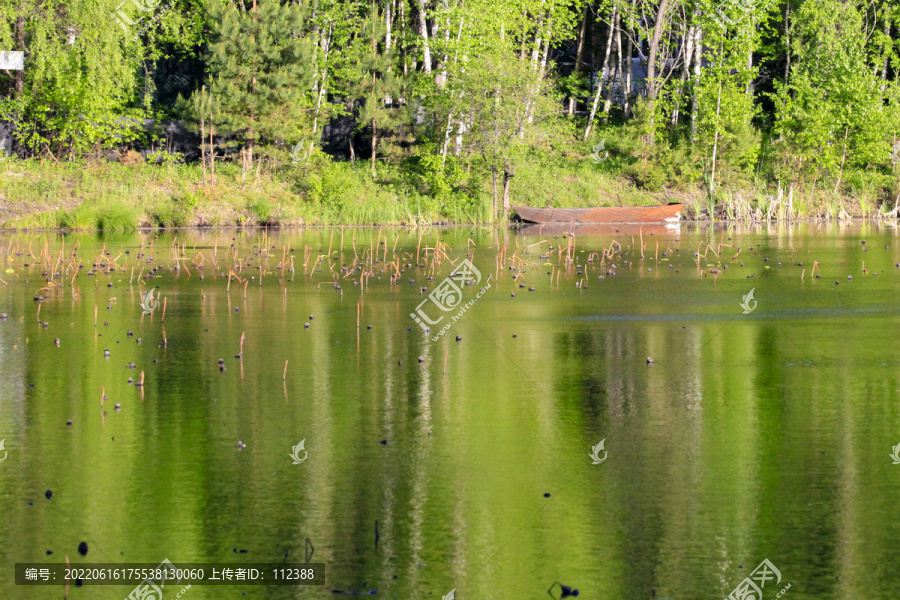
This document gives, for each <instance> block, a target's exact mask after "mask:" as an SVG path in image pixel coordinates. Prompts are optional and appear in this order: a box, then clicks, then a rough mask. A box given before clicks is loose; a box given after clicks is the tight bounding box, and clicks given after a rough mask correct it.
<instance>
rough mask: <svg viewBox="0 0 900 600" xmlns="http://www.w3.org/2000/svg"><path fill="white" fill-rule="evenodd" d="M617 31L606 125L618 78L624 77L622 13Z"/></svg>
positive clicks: (605, 115) (623, 91) (605, 103)
mask: <svg viewBox="0 0 900 600" xmlns="http://www.w3.org/2000/svg"><path fill="white" fill-rule="evenodd" d="M615 32H616V45H615V46H614V47H613V53H614V55H615V57H616V61H615V63H613V67H612V73H610V77H609V78H608V79H609V84H608V85H607V87H606V100H605V101H604V102H603V119H602V121H603V124H604V125H606V122H607V121H608V120H609V111H610V109H611V108H612V96H613V90H615V89H616V79H620V80H621V79H622V68H621V65H622V15H616V22H615ZM610 62H611V61H610ZM622 93H623V95H624V93H625V89H624V85H623V86H622Z"/></svg>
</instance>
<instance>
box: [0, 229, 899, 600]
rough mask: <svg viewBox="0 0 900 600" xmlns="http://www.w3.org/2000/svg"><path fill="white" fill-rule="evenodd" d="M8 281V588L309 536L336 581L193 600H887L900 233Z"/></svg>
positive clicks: (247, 247)
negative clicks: (760, 578) (463, 272)
mask: <svg viewBox="0 0 900 600" xmlns="http://www.w3.org/2000/svg"><path fill="white" fill-rule="evenodd" d="M613 242H618V246H616V244H614V243H613ZM863 242H865V243H863ZM569 244H572V249H571V250H570V251H568V252H567V248H568V246H569ZM642 244H643V249H642ZM551 247H552V249H551ZM436 248H437V250H435V249H436ZM610 249H612V251H613V252H614V255H613V256H612V257H606V258H605V260H604V250H610ZM738 249H740V253H739V254H738ZM560 250H561V253H560ZM73 251H74V255H73ZM126 251H127V252H128V253H127V254H126ZM107 253H108V255H107ZM467 253H468V256H469V257H470V258H471V260H472V263H473V265H474V266H475V268H476V269H477V270H478V272H479V273H480V280H479V281H478V282H477V284H476V285H472V286H462V288H461V289H462V302H461V303H460V305H459V306H463V305H464V304H466V303H469V302H471V301H472V300H473V299H475V298H476V296H477V294H478V293H479V291H480V290H481V289H482V288H485V291H484V293H482V295H481V296H480V297H479V298H477V300H476V301H475V302H474V303H473V304H471V306H470V307H469V308H468V309H467V310H466V312H465V313H464V314H463V315H462V316H461V317H460V318H458V320H456V321H455V322H453V323H452V327H451V328H450V329H449V330H448V331H447V332H446V333H445V334H444V335H442V336H441V337H440V338H438V339H437V341H433V339H432V338H433V337H435V335H436V332H437V330H439V329H440V327H441V326H442V325H443V324H445V323H447V322H450V321H451V318H452V315H453V314H456V310H455V311H453V312H446V313H444V312H441V311H440V310H439V309H438V308H437V307H436V306H435V305H434V304H433V303H431V301H430V300H428V298H429V294H430V293H431V292H433V291H434V290H436V289H437V288H438V287H439V286H440V285H441V284H442V281H443V280H444V278H445V277H446V276H447V275H448V274H449V273H450V272H451V271H452V270H453V269H454V268H455V266H458V265H459V264H460V261H461V260H462V259H464V258H466V256H467ZM695 253H698V254H699V255H700V256H699V257H697V258H696V259H695V257H694V254H695ZM717 253H718V254H717ZM642 254H643V257H642ZM735 254H737V257H736V258H731V257H732V256H734V255H735ZM542 255H543V256H542ZM373 256H375V257H377V260H376V261H373V260H372V259H373ZM283 257H284V259H283ZM567 257H568V258H569V259H571V260H567ZM437 258H439V259H440V260H437ZM766 259H768V260H766ZM0 261H2V263H0V278H2V280H3V282H0V313H6V314H7V318H6V319H5V320H0V439H2V440H4V450H3V451H2V452H0V457H2V456H3V455H4V453H5V454H6V459H5V460H3V462H0V509H2V514H3V518H2V520H0V598H3V599H4V600H5V599H29V600H30V599H38V598H40V599H44V598H62V597H63V592H64V590H63V588H62V587H61V586H56V587H45V586H36V587H28V586H22V585H15V583H14V576H13V567H14V565H15V563H24V562H42V561H52V562H61V561H64V560H65V557H66V556H68V558H69V560H70V561H71V562H72V563H73V564H78V563H87V562H112V563H159V562H161V561H162V560H163V559H165V558H167V559H169V560H170V561H171V562H173V563H175V564H179V563H191V562H193V563H196V562H230V561H246V562H256V563H281V562H282V561H285V560H286V561H288V562H304V561H305V560H306V559H307V558H308V557H307V554H308V546H307V544H306V540H307V539H308V540H309V542H310V543H311V544H312V546H313V547H314V552H313V555H312V557H311V561H312V562H314V563H324V565H325V566H324V570H323V571H321V572H320V573H319V575H318V576H319V577H320V578H321V579H322V580H323V581H324V584H323V585H321V586H316V587H311V586H285V587H275V586H237V585H236V586H230V587H219V586H193V587H191V589H190V590H188V591H187V592H186V593H185V594H184V595H183V597H185V598H189V599H190V600H204V599H219V598H250V599H253V598H276V599H282V598H294V597H310V598H332V597H340V596H336V595H335V593H334V591H335V590H336V591H341V592H343V593H344V594H349V593H365V594H368V593H370V592H373V591H374V592H375V597H380V598H391V599H404V600H406V599H413V598H435V599H439V598H442V597H443V596H445V595H446V594H448V593H449V592H450V590H452V589H455V597H456V598H458V599H460V600H468V599H506V598H509V599H513V598H515V599H520V598H546V597H548V596H547V589H548V588H549V587H550V586H551V584H553V583H554V582H555V581H560V582H562V583H564V584H566V585H570V586H574V587H577V588H579V590H580V591H581V597H582V598H588V599H610V600H612V599H634V600H645V599H646V600H649V599H651V598H669V599H671V600H675V599H678V600H682V599H683V600H688V599H695V598H715V599H721V598H725V597H726V596H728V594H729V593H730V592H731V590H732V589H734V588H735V587H736V586H737V585H738V584H739V583H740V582H741V580H742V579H743V578H745V577H747V576H748V575H749V574H750V571H752V570H753V569H754V568H755V567H756V565H758V564H759V563H761V562H762V561H763V559H768V560H769V561H770V562H771V563H772V564H773V565H775V566H776V567H777V568H778V570H779V571H780V573H781V581H780V582H779V583H778V585H776V584H775V583H774V582H768V584H767V585H766V587H765V589H764V593H763V598H765V599H766V600H771V599H773V598H775V597H776V595H777V594H778V592H779V591H780V590H781V589H782V588H783V587H784V586H785V585H787V584H788V583H789V584H790V589H789V590H788V591H787V593H786V594H785V595H784V596H783V597H786V598H788V599H796V600H799V599H801V598H835V599H838V598H841V599H844V598H847V599H851V598H873V599H877V598H892V599H893V598H898V597H900V576H898V575H897V565H898V564H900V544H898V539H900V520H898V516H900V514H898V513H900V511H898V509H897V506H898V498H900V464H898V465H894V464H893V462H894V461H893V460H892V458H891V456H890V455H891V452H892V448H893V447H894V446H896V445H898V444H900V391H898V389H900V344H898V338H900V304H898V293H900V268H898V267H897V266H895V265H897V263H900V236H898V232H897V230H896V229H894V228H890V227H887V226H883V225H875V224H855V225H841V226H839V225H825V224H801V225H795V226H789V225H779V226H774V225H773V226H768V227H767V226H762V227H742V228H730V229H729V228H725V227H722V228H719V227H716V228H711V227H708V226H706V227H703V226H696V225H690V224H686V225H682V227H681V230H680V231H675V232H669V233H660V232H656V233H654V234H653V235H649V234H644V233H643V232H639V233H638V234H637V235H634V236H632V235H630V234H629V233H626V232H620V233H619V234H616V233H611V234H610V235H576V236H575V238H574V240H573V239H571V236H565V235H563V234H561V233H560V234H559V235H558V236H557V235H556V234H555V233H543V232H539V233H531V232H529V233H528V234H527V235H526V234H521V233H519V234H517V232H516V231H514V230H505V229H501V230H498V229H493V228H484V227H479V228H476V229H472V228H453V229H428V230H424V231H423V230H415V231H414V230H395V229H392V230H387V229H385V230H380V229H346V228H345V229H343V230H341V229H334V230H332V229H307V230H290V231H269V232H264V231H257V230H253V231H245V232H233V231H224V232H218V233H216V232H201V231H175V232H168V233H158V232H142V233H139V232H135V233H129V234H107V235H100V236H97V235H93V234H57V233H46V232H41V233H19V234H0ZM106 261H114V262H113V263H112V264H113V267H114V270H112V271H110V272H108V273H107V270H108V269H107V267H106V265H105V263H106ZM282 261H284V262H283V264H282ZM742 262H743V266H742V265H741V263H742ZM816 262H817V263H818V266H817V267H816V268H815V272H816V274H817V275H821V277H815V276H813V268H814V263H816ZM95 263H96V266H95ZM800 263H802V266H801V264H800ZM79 264H80V265H81V267H80V268H79V266H78V265H79ZM201 264H202V268H200V267H199V265H201ZM613 264H614V265H615V267H613V266H612V265H613ZM176 265H178V266H179V267H180V268H178V269H176V268H175V267H176ZM420 265H421V266H420ZM670 266H671V268H670ZM154 267H156V268H158V270H156V271H155V272H154V273H153V275H154V276H153V277H152V278H149V277H147V275H148V274H149V273H150V271H151V269H153V268H154ZM238 267H240V269H239V270H238ZM282 267H283V268H282ZM358 267H362V269H359V268H358ZM510 267H513V269H511V268H510ZM579 267H580V269H579ZM726 267H727V268H726ZM232 269H233V270H234V272H235V273H236V275H237V277H239V278H240V279H237V278H232V280H231V282H230V283H229V275H228V274H229V271H230V270H232ZM864 269H865V271H866V272H864ZM89 271H90V272H92V273H93V274H89ZM715 271H719V273H716V272H715ZM364 273H365V275H364ZM369 273H371V275H369ZM392 273H393V274H395V275H396V276H395V277H392ZM613 273H615V274H613ZM876 273H877V275H876ZM801 274H802V277H801ZM601 276H602V279H601V278H600V277H601ZM848 276H852V280H850V279H848ZM429 277H433V279H429ZM361 281H362V285H360V282H361ZM245 282H246V287H245ZM110 284H111V285H110ZM488 286H489V287H488ZM154 287H156V288H158V293H159V295H160V296H161V298H163V299H164V300H161V301H160V304H159V306H158V307H157V308H156V309H155V310H154V312H153V313H152V314H144V313H143V310H142V308H141V305H140V301H141V299H142V297H143V296H144V294H146V292H147V291H149V290H150V289H151V288H154ZM423 287H426V288H427V290H426V291H423V290H422V288H423ZM532 287H533V288H534V291H530V290H529V288H532ZM751 290H753V299H752V301H749V302H747V303H745V305H744V306H746V307H747V308H751V307H755V308H753V310H752V311H750V312H747V313H746V314H745V308H744V307H742V305H741V304H742V302H743V300H744V297H745V296H746V295H747V294H748V293H750V291H751ZM513 294H514V295H513ZM36 296H42V297H43V298H44V299H43V300H42V301H36V300H35V299H34V298H35V297H36ZM423 300H426V301H427V302H426V304H425V305H424V307H423V310H425V311H427V314H428V315H429V318H432V319H436V318H437V317H439V316H443V317H444V318H443V321H441V323H440V325H438V326H436V327H432V330H431V331H430V332H428V333H426V332H425V331H423V330H422V329H421V328H420V327H419V325H418V324H417V323H416V322H415V321H414V320H413V318H412V317H410V313H411V312H413V311H415V310H416V308H417V307H418V306H419V305H420V303H421V302H422V301H423ZM163 304H164V306H165V314H164V316H163ZM457 310H458V309H457ZM95 311H96V315H97V316H96V326H95ZM44 323H46V327H45V326H44ZM129 331H130V332H131V335H129V333H128V332H129ZM242 334H243V335H245V342H244V345H243V353H242V356H241V358H236V355H237V354H238V353H239V352H240V349H241V337H242ZM457 336H459V337H460V338H461V339H460V341H457V339H456V338H457ZM57 338H58V339H59V346H58V347H57V344H56V339H57ZM138 338H140V343H138V341H137V340H138ZM106 350H108V351H109V357H108V358H107V357H105V355H104V351H106ZM648 357H651V358H652V360H653V362H652V364H648V362H647V359H648ZM219 359H222V360H223V361H224V367H225V370H220V368H219V365H218V360H219ZM285 361H287V369H286V370H285ZM130 363H134V368H133V369H132V368H129V364H130ZM141 372H143V373H144V385H143V387H138V386H136V385H134V384H133V383H129V378H133V379H134V380H135V381H136V382H137V381H139V378H140V373H141ZM101 390H102V392H101ZM102 393H105V395H106V396H107V398H108V399H107V400H106V401H105V402H103V403H102V406H101V395H102ZM116 403H118V404H120V409H119V410H116V409H115V408H114V405H115V404H116ZM67 421H71V425H67ZM301 440H303V441H304V451H303V452H308V454H306V455H305V456H306V458H305V460H303V461H302V462H301V463H300V464H293V463H294V460H293V459H292V458H291V456H290V455H291V452H292V448H293V447H294V446H296V445H297V444H298V443H299V442H300V441H301ZM601 441H603V446H604V447H603V450H600V451H598V453H597V455H598V457H599V458H603V457H605V460H602V462H600V463H599V464H593V463H594V462H595V461H594V460H592V458H591V456H590V454H591V451H592V448H593V447H595V446H596V445H597V444H598V443H599V442H601ZM239 442H242V443H243V444H244V446H243V447H240V446H239ZM303 452H301V453H300V457H301V458H302V457H303V456H304V454H303ZM46 490H51V491H52V497H51V498H50V499H49V500H48V499H47V498H46V497H45V491H46ZM548 495H549V496H548ZM376 522H377V531H378V537H377V539H376ZM82 541H85V542H87V544H88V548H89V551H88V554H87V556H81V555H80V554H79V552H78V549H77V548H78V545H79V543H80V542H82ZM376 542H377V545H376ZM48 551H52V554H50V555H48V554H47V552H48ZM132 587H133V586H83V587H75V586H74V585H73V586H72V587H71V588H70V589H69V597H70V598H73V599H78V598H85V599H91V600H94V599H97V600H107V599H108V600H115V599H121V598H125V597H126V596H127V595H128V593H129V592H130V590H131V588H132ZM553 594H554V596H557V597H558V595H559V588H558V587H557V588H555V589H554V591H553ZM169 597H174V592H173V593H171V594H169V596H167V600H168V599H169Z"/></svg>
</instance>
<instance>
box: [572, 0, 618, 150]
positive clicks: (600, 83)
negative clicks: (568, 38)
mask: <svg viewBox="0 0 900 600" xmlns="http://www.w3.org/2000/svg"><path fill="white" fill-rule="evenodd" d="M618 18H619V12H618V9H617V8H616V7H613V12H612V15H610V19H609V34H608V35H607V36H606V56H605V57H604V58H603V67H602V69H601V70H600V73H599V75H600V76H599V77H597V91H596V92H595V93H594V102H593V104H591V116H590V117H588V124H587V127H585V128H584V136H583V137H582V138H581V139H583V140H585V141H586V140H587V139H588V138H590V137H591V128H592V127H593V126H594V118H595V117H596V116H597V106H598V105H599V104H600V96H601V94H602V93H603V87H604V85H605V84H606V73H607V68H608V67H609V53H610V50H612V40H613V35H614V34H615V29H616V22H617V21H618Z"/></svg>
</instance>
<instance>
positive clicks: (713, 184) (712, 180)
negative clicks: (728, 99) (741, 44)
mask: <svg viewBox="0 0 900 600" xmlns="http://www.w3.org/2000/svg"><path fill="white" fill-rule="evenodd" d="M721 107H722V82H721V81H720V82H719V95H718V98H717V99H716V135H715V140H714V141H713V155H712V174H711V175H710V178H709V193H710V194H712V193H713V191H714V190H715V188H716V153H717V152H718V150H719V109H720V108H721ZM709 218H710V219H712V218H713V215H709Z"/></svg>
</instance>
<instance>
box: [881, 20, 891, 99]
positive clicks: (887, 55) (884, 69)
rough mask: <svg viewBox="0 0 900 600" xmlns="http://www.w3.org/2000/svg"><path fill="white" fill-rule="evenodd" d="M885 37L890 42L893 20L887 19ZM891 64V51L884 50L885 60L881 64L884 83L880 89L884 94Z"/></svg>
mask: <svg viewBox="0 0 900 600" xmlns="http://www.w3.org/2000/svg"><path fill="white" fill-rule="evenodd" d="M884 37H885V39H888V40H889V39H891V20H890V19H887V20H886V21H885V22H884ZM889 63H890V53H889V50H888V49H887V48H885V49H884V60H883V61H882V63H881V81H882V83H881V87H880V88H879V90H880V91H882V92H883V91H884V88H885V85H886V84H885V83H884V82H885V81H886V80H887V72H888V64H889Z"/></svg>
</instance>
